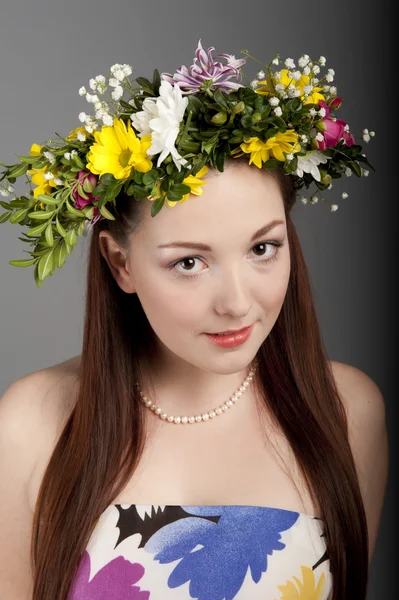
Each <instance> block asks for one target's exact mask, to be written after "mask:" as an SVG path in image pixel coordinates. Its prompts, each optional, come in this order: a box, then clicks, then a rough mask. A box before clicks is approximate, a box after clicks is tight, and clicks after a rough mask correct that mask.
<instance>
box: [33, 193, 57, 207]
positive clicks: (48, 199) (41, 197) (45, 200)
mask: <svg viewBox="0 0 399 600" xmlns="http://www.w3.org/2000/svg"><path fill="white" fill-rule="evenodd" d="M37 199H38V200H40V201H41V202H43V203H44V204H50V205H52V206H55V205H57V204H59V203H60V201H61V199H60V198H58V199H56V198H53V196H49V195H48V194H39V195H38V197H37Z"/></svg>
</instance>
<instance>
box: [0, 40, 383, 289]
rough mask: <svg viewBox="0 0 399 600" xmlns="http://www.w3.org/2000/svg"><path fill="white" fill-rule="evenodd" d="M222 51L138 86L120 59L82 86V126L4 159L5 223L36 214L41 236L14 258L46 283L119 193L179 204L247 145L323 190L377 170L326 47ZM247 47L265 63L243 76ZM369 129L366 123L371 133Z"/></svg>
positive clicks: (262, 164) (256, 159)
mask: <svg viewBox="0 0 399 600" xmlns="http://www.w3.org/2000/svg"><path fill="white" fill-rule="evenodd" d="M213 51H214V48H213V47H211V48H208V51H207V52H205V50H204V49H203V48H202V45H201V41H199V44H198V48H197V50H196V53H195V58H194V61H193V64H192V65H191V67H189V68H188V67H185V66H182V67H181V68H180V69H177V71H176V73H175V74H174V75H171V74H169V73H162V74H161V75H160V73H159V72H158V70H157V69H155V70H154V74H153V79H152V81H150V80H148V79H146V78H144V77H138V78H137V79H136V80H135V81H136V83H137V86H136V87H135V86H133V84H132V83H131V81H130V79H129V76H130V75H131V74H132V67H131V66H130V65H127V64H123V65H120V64H115V65H113V66H112V67H111V69H110V74H109V76H108V77H107V78H106V77H104V76H103V75H98V76H97V77H95V78H94V79H90V82H89V85H90V91H91V92H93V93H90V92H87V90H86V88H85V87H81V88H80V90H79V94H80V95H81V96H86V100H87V101H88V102H89V103H90V104H92V105H93V107H94V111H95V115H94V116H91V115H87V114H86V113H85V112H81V113H80V114H79V121H80V122H81V123H82V125H81V126H80V127H78V128H76V129H74V130H72V131H71V132H70V133H69V135H68V136H67V137H66V138H63V137H61V136H60V135H59V134H56V135H57V138H56V139H50V140H48V141H47V142H46V143H44V144H43V145H41V146H39V145H37V144H33V145H32V147H31V149H30V153H29V155H28V156H18V158H19V162H18V163H17V164H14V165H5V164H3V163H0V166H1V167H2V169H0V182H3V183H0V194H1V195H2V196H9V195H10V194H13V195H14V198H13V199H12V200H10V201H8V202H6V201H0V205H1V206H2V207H3V208H4V209H5V212H4V213H3V214H2V215H0V223H4V222H6V221H7V220H9V221H10V222H11V223H19V224H20V225H27V226H28V227H29V229H28V231H27V232H25V233H23V234H22V235H23V236H24V237H21V238H19V239H20V240H22V241H24V242H27V243H29V244H30V245H33V246H34V250H33V251H28V253H29V254H30V255H31V258H29V259H25V260H12V261H10V264H11V265H13V266H18V267H27V266H30V265H34V266H35V272H34V278H35V282H36V285H37V286H38V287H40V286H41V284H42V282H43V280H44V279H45V278H46V277H47V276H48V275H52V274H53V273H54V271H55V268H56V267H58V268H61V267H62V266H63V264H64V262H65V259H66V256H67V254H71V252H72V249H73V246H74V245H75V244H76V243H77V236H80V235H86V234H87V227H90V226H92V225H94V224H95V223H96V222H97V221H99V220H101V219H111V220H114V219H115V217H116V215H117V203H116V199H117V196H118V194H119V193H120V192H123V193H124V194H125V195H127V196H131V197H132V199H134V200H141V199H144V198H147V199H149V200H151V201H152V202H153V204H152V207H151V215H152V216H153V217H154V216H155V215H156V214H157V213H158V212H159V211H160V210H161V209H162V207H163V206H164V204H166V205H167V206H168V207H174V206H175V205H176V203H177V202H185V201H186V200H187V199H188V197H189V195H190V194H194V195H201V193H202V187H203V186H204V184H205V183H206V181H205V179H204V176H205V175H206V172H207V170H208V165H209V166H211V167H212V168H217V169H218V170H219V171H223V168H224V162H225V159H226V157H229V156H231V157H233V158H234V157H239V156H244V155H248V162H249V164H254V165H255V166H256V167H258V168H266V169H269V168H277V167H283V169H284V172H285V173H286V174H287V175H290V176H291V177H292V180H293V183H294V186H295V188H296V189H301V188H302V187H304V186H305V187H306V188H308V187H309V186H310V185H311V184H312V183H313V182H315V184H316V186H317V187H318V189H319V190H321V191H323V190H326V189H330V188H331V187H332V180H333V179H337V178H340V177H342V176H343V175H346V176H349V175H351V174H352V173H354V174H355V175H356V176H358V177H360V176H366V175H368V173H369V171H368V170H366V169H365V168H362V167H361V166H360V165H361V164H365V165H367V166H369V167H370V168H371V169H373V170H374V168H373V167H372V165H371V164H370V163H369V162H368V160H367V158H366V156H365V154H363V153H362V146H361V145H358V144H356V143H355V138H354V137H353V135H352V134H351V132H350V131H349V126H348V124H347V123H346V122H345V121H343V120H341V119H337V118H336V117H335V116H334V112H335V111H336V110H337V109H339V108H340V106H341V104H342V98H340V97H338V96H337V88H336V87H335V86H333V85H331V83H332V82H333V80H334V75H335V73H334V71H333V69H328V71H327V74H326V75H324V76H323V77H321V78H319V77H318V75H319V73H320V70H321V67H324V66H325V63H326V59H325V58H324V57H323V56H321V57H320V58H319V60H317V61H312V60H311V59H310V57H309V56H308V55H306V54H304V55H302V56H301V57H300V59H299V60H298V66H296V65H295V62H294V60H293V59H291V58H288V59H287V60H285V61H284V67H285V68H280V70H278V67H279V64H280V57H279V55H277V56H276V57H275V58H274V59H273V60H272V61H271V62H270V63H269V64H267V65H266V64H263V63H261V62H260V61H258V60H257V59H256V58H254V57H253V56H251V55H250V54H249V52H248V50H242V51H241V53H242V54H244V56H245V58H242V59H237V58H235V57H234V56H232V55H229V54H220V55H219V56H217V57H213V56H212V52H213ZM247 58H251V59H253V60H255V61H256V62H257V63H259V64H260V65H261V66H262V67H263V69H264V70H261V71H259V72H258V73H257V78H256V79H254V80H253V81H251V82H249V84H248V85H246V86H244V85H242V84H241V83H239V81H241V79H242V76H243V72H242V66H243V65H244V64H245V63H246V59H247ZM372 136H374V132H372V131H370V132H369V131H368V130H367V129H364V130H363V136H362V137H363V140H364V141H366V142H368V141H369V140H370V137H372ZM22 176H25V177H26V180H27V183H28V185H29V187H30V192H29V194H28V195H21V196H17V195H16V194H15V192H14V186H13V184H14V183H15V181H16V180H17V178H19V177H22ZM342 197H343V198H346V197H347V194H346V193H345V192H343V193H342ZM322 199H323V200H324V198H322ZM308 200H310V203H313V204H314V203H315V202H317V201H318V197H317V196H316V195H314V196H312V197H310V198H305V197H301V201H302V202H303V203H304V204H306V203H307V202H308ZM337 208H338V205H337V204H332V205H331V206H330V210H331V211H335V210H337Z"/></svg>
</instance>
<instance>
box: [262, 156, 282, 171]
mask: <svg viewBox="0 0 399 600" xmlns="http://www.w3.org/2000/svg"><path fill="white" fill-rule="evenodd" d="M282 164H283V163H282V162H281V161H279V160H277V158H269V160H267V161H266V162H265V163H263V165H262V166H263V168H266V169H277V168H278V167H281V165H282Z"/></svg>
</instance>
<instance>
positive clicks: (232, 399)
mask: <svg viewBox="0 0 399 600" xmlns="http://www.w3.org/2000/svg"><path fill="white" fill-rule="evenodd" d="M257 366H258V364H257V363H255V366H254V367H253V368H251V369H250V371H249V374H248V375H247V377H246V378H245V379H244V381H243V383H242V385H241V386H240V387H239V388H238V390H237V391H236V392H235V393H234V394H233V395H232V396H231V397H230V399H229V400H227V401H226V402H225V403H224V404H221V405H220V406H218V408H215V409H214V410H211V411H210V412H206V413H204V414H202V415H196V416H191V417H186V416H184V417H174V416H172V415H167V414H166V413H165V412H163V410H162V408H161V407H160V406H157V405H156V404H154V403H153V402H151V400H149V399H148V398H147V396H144V394H143V393H142V392H141V390H140V386H139V384H138V383H136V386H137V388H138V389H139V394H140V396H141V401H142V403H143V404H144V405H145V406H146V407H147V408H149V409H150V410H152V411H153V412H154V414H156V415H158V416H159V417H160V418H161V419H162V420H163V421H169V423H182V424H183V425H184V424H186V423H200V422H201V421H209V419H214V418H215V417H217V416H219V415H221V414H223V413H224V412H226V411H227V410H228V409H229V408H231V407H232V406H234V404H235V403H236V402H237V400H238V399H239V398H241V396H242V395H243V393H244V392H245V391H246V390H247V389H248V386H249V384H250V383H251V381H252V380H253V376H254V374H255V371H256V369H257Z"/></svg>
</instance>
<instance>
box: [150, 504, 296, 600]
mask: <svg viewBox="0 0 399 600" xmlns="http://www.w3.org/2000/svg"><path fill="white" fill-rule="evenodd" d="M182 508H183V509H184V510H185V511H186V512H187V513H188V514H191V515H195V516H193V517H187V518H185V519H180V520H178V521H175V522H173V523H170V524H168V525H165V526H164V527H162V528H161V529H159V531H157V532H156V533H155V534H154V535H152V536H151V538H150V539H149V540H148V541H147V543H146V545H145V547H144V549H145V550H146V551H147V552H150V553H152V554H154V560H158V561H159V562H160V563H161V564H165V563H170V562H174V561H176V560H178V559H181V560H180V562H179V563H178V564H177V565H176V567H175V568H174V569H173V571H172V573H171V574H170V576H169V578H168V582H167V584H168V587H170V588H176V587H178V586H181V585H183V584H185V583H186V582H188V581H189V582H190V585H189V592H190V596H191V598H196V599H198V600H210V599H212V600H233V598H234V597H235V596H236V595H237V593H238V591H239V590H240V588H241V586H242V583H243V581H244V578H245V576H246V573H247V571H248V567H249V568H250V572H251V576H252V579H253V581H254V582H255V583H258V582H259V580H260V578H261V576H262V573H264V572H265V571H266V570H267V560H268V555H271V554H272V553H273V552H274V551H279V550H282V549H283V548H285V544H283V543H282V542H281V541H280V539H281V536H280V533H281V532H282V531H286V530H287V529H290V528H291V527H292V526H293V525H294V523H295V522H296V521H297V520H298V517H299V513H297V512H293V511H289V510H281V509H273V508H267V507H254V506H240V505H233V506H182ZM210 517H219V518H218V520H217V522H215V521H214V520H210Z"/></svg>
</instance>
